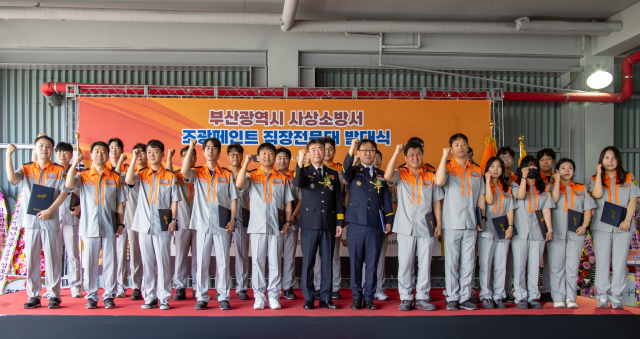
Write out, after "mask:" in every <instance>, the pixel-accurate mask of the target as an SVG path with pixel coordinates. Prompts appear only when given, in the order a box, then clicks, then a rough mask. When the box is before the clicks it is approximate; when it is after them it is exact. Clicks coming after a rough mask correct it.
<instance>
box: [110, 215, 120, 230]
mask: <svg viewBox="0 0 640 339" xmlns="http://www.w3.org/2000/svg"><path fill="white" fill-rule="evenodd" d="M111 224H112V225H113V233H118V224H120V216H119V215H118V212H116V211H111Z"/></svg>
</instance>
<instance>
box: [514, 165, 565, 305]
mask: <svg viewBox="0 0 640 339" xmlns="http://www.w3.org/2000/svg"><path fill="white" fill-rule="evenodd" d="M540 176H542V181H544V183H545V184H547V185H553V184H554V183H555V182H556V179H555V177H554V176H553V175H552V176H549V177H548V176H546V175H544V174H542V173H540ZM516 179H517V178H516ZM549 193H551V189H549ZM554 236H555V234H554ZM542 259H543V260H544V264H543V267H542V288H540V293H551V264H549V246H548V245H547V246H545V248H544V252H543V253H542Z"/></svg>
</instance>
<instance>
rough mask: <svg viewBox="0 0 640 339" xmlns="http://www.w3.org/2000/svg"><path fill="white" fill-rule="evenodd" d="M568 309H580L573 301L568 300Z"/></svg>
mask: <svg viewBox="0 0 640 339" xmlns="http://www.w3.org/2000/svg"><path fill="white" fill-rule="evenodd" d="M567 308H578V304H576V302H575V301H573V300H569V299H567Z"/></svg>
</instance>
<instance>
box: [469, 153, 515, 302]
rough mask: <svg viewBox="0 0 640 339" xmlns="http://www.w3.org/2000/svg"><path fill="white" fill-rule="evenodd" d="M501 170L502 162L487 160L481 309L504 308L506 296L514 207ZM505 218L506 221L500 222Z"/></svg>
mask: <svg viewBox="0 0 640 339" xmlns="http://www.w3.org/2000/svg"><path fill="white" fill-rule="evenodd" d="M504 171H505V165H504V162H503V161H502V159H500V158H498V157H491V158H489V160H488V161H487V165H486V167H485V171H484V172H485V174H484V177H485V195H484V196H485V201H486V214H485V215H486V217H487V222H486V224H485V225H486V226H487V227H486V228H485V229H484V230H483V231H482V232H480V234H479V236H478V252H479V255H478V261H479V262H480V272H479V278H480V279H479V280H480V299H481V300H482V307H483V308H506V305H505V304H504V299H505V298H506V297H507V293H506V292H505V288H504V286H505V277H506V271H507V254H508V253H509V244H510V243H511V238H512V237H513V230H514V226H513V210H514V209H516V208H517V206H516V204H515V200H514V198H513V196H512V195H511V185H510V184H509V181H508V179H507V177H505V176H504ZM505 216H506V222H505V223H503V222H504V221H505V220H504V217H505ZM501 217H502V218H501ZM501 219H502V220H501ZM496 223H498V225H497V226H498V227H500V229H501V230H504V231H503V233H504V236H503V237H500V236H498V233H497V232H496ZM492 265H493V269H492ZM492 277H493V279H492Z"/></svg>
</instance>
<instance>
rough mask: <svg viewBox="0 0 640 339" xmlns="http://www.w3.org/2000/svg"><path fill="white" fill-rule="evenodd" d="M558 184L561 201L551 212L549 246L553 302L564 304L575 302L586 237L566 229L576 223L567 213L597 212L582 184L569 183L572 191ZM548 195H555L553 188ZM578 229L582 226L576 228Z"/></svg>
mask: <svg viewBox="0 0 640 339" xmlns="http://www.w3.org/2000/svg"><path fill="white" fill-rule="evenodd" d="M558 184H559V185H560V199H559V200H558V202H557V203H556V208H554V209H552V210H551V221H553V223H552V225H553V238H552V240H551V241H549V242H548V243H547V253H549V266H550V267H549V268H550V269H549V271H550V284H551V296H552V297H553V300H554V301H562V302H564V301H565V300H567V299H569V300H573V301H575V300H576V297H577V294H576V288H577V287H576V286H577V283H578V267H579V266H580V258H581V257H582V248H583V247H584V237H585V235H584V234H583V235H577V234H576V233H575V232H571V231H569V230H568V229H567V225H568V223H569V222H573V220H571V221H569V219H568V215H567V213H568V212H569V210H573V211H576V212H580V213H584V211H588V210H592V209H595V208H596V202H595V201H594V200H593V198H591V196H590V195H589V193H588V192H587V189H586V187H585V186H584V185H582V184H577V183H574V182H573V181H571V182H570V183H569V187H567V186H566V185H565V184H563V183H562V182H560V183H558ZM549 191H550V192H553V186H551V187H549ZM576 222H577V221H576ZM576 226H578V227H579V226H582V225H577V224H576ZM585 234H586V233H585ZM545 267H546V266H545Z"/></svg>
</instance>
